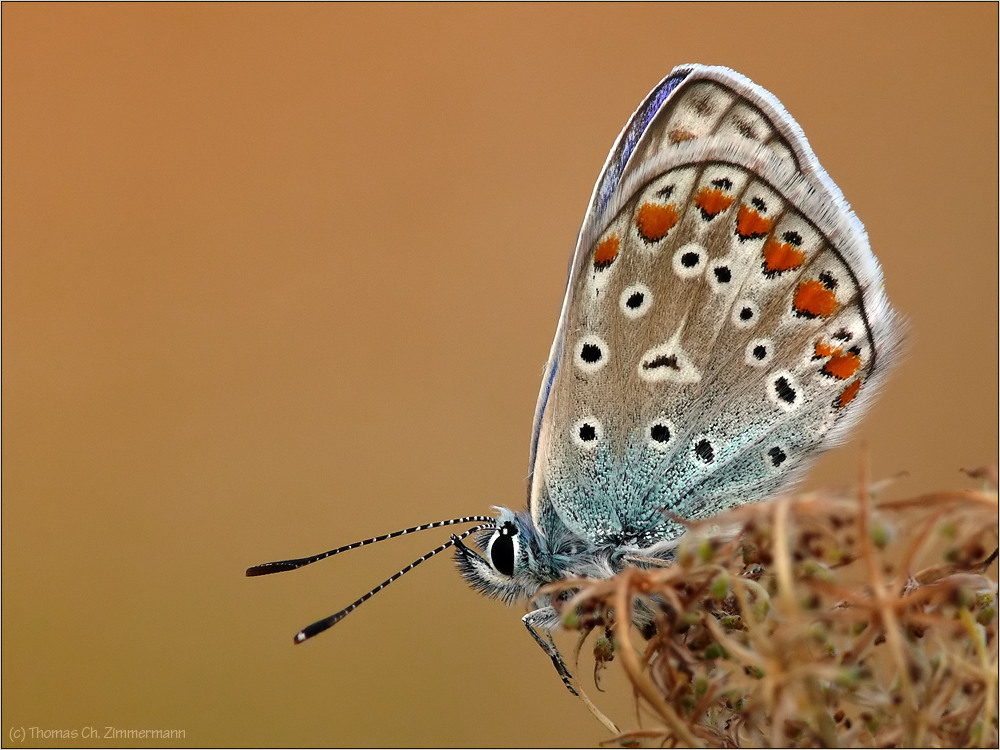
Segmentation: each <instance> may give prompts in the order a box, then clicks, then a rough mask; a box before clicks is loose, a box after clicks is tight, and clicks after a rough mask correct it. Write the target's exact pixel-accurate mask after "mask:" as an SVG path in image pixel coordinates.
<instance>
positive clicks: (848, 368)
mask: <svg viewBox="0 0 1000 750" xmlns="http://www.w3.org/2000/svg"><path fill="white" fill-rule="evenodd" d="M859 369H861V357H859V356H858V355H857V354H855V353H854V352H847V354H841V353H840V350H837V352H836V354H834V355H833V356H832V357H830V361H829V362H827V363H826V364H825V365H823V374H824V375H832V376H833V377H835V378H837V379H838V380H847V379H848V378H849V377H852V376H853V375H854V373H856V372H857V371H858V370H859Z"/></svg>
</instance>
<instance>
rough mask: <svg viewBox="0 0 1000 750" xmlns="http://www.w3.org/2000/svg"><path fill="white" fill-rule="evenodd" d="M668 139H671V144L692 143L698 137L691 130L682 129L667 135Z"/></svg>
mask: <svg viewBox="0 0 1000 750" xmlns="http://www.w3.org/2000/svg"><path fill="white" fill-rule="evenodd" d="M667 137H668V138H669V139H670V142H671V143H680V142H681V141H691V140H694V139H695V138H697V136H696V135H695V134H694V133H692V132H691V131H690V130H683V129H681V128H674V129H673V130H671V131H670V132H669V133H668V134H667Z"/></svg>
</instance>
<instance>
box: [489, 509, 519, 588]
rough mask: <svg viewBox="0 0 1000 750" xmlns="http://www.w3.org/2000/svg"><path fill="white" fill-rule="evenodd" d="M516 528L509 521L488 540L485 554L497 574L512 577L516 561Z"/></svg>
mask: <svg viewBox="0 0 1000 750" xmlns="http://www.w3.org/2000/svg"><path fill="white" fill-rule="evenodd" d="M517 551H518V543H517V526H515V525H514V524H513V523H512V522H511V521H507V522H506V523H504V524H503V525H502V526H501V527H500V528H499V529H497V530H496V532H495V533H494V534H493V538H492V539H490V544H489V547H488V548H487V549H486V554H487V556H488V557H489V558H490V564H491V565H492V566H493V568H494V569H495V570H496V572H497V573H502V574H503V575H505V576H512V575H514V561H515V560H516V559H517Z"/></svg>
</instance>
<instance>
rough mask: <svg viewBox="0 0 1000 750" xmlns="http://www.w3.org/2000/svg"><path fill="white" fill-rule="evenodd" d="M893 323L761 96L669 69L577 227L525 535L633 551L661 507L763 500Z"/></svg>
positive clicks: (859, 383)
mask: <svg viewBox="0 0 1000 750" xmlns="http://www.w3.org/2000/svg"><path fill="white" fill-rule="evenodd" d="M657 92H660V93H659V94H658V93H657ZM653 107H656V108H657V109H656V110H655V112H653V111H652V108H653ZM893 323H894V321H893V313H892V311H891V309H890V307H889V305H888V301H887V300H886V298H885V295H884V292H883V291H882V284H881V272H880V270H879V268H878V263H877V261H876V260H875V258H874V256H873V255H872V253H871V250H870V249H869V247H868V241H867V236H866V235H865V232H864V229H863V227H862V226H861V224H860V222H858V220H857V219H856V217H854V215H853V213H852V212H851V211H850V208H849V207H848V206H847V204H846V202H845V201H844V200H843V197H842V196H841V194H840V191H839V190H838V189H837V188H836V186H835V185H833V183H832V182H831V181H830V180H829V178H828V177H827V176H826V174H825V172H823V170H822V168H821V167H819V164H818V162H817V161H816V159H815V157H814V155H813V154H812V151H811V149H810V148H809V145H808V143H807V142H806V140H805V138H804V136H803V135H802V132H801V130H800V129H799V127H798V126H797V125H796V124H795V122H794V121H793V120H792V119H791V118H790V117H789V116H788V115H787V113H785V112H784V110H783V109H782V108H781V106H780V104H779V103H778V102H777V100H776V99H774V97H773V96H771V95H770V94H768V93H767V92H766V91H764V90H763V89H761V88H760V87H758V86H756V85H754V84H753V83H751V82H750V81H748V80H747V79H746V78H744V77H742V76H740V75H738V74H736V73H734V72H732V71H728V70H726V69H722V68H704V67H700V66H686V67H685V68H684V69H682V70H681V71H680V72H678V71H675V72H674V73H673V74H672V75H671V76H670V77H668V78H667V79H665V80H664V82H663V83H661V84H660V86H658V87H657V89H655V90H654V92H653V93H652V94H651V95H650V97H648V98H647V100H646V102H644V104H643V106H642V107H640V109H639V110H638V111H637V112H636V114H635V115H633V119H632V120H631V121H630V123H629V125H627V126H626V128H625V130H623V132H622V135H621V136H620V137H619V140H618V142H617V143H616V146H615V148H614V149H613V150H612V154H611V156H610V157H609V160H608V163H607V164H606V165H605V169H604V171H603V172H602V176H601V178H600V179H599V181H598V184H597V186H596V187H595V191H594V196H593V198H592V201H591V205H590V208H589V209H588V212H587V215H586V218H585V221H584V226H583V228H582V229H581V232H580V238H579V243H578V247H577V250H576V254H575V256H574V261H573V265H572V269H571V275H570V281H569V285H568V288H567V295H566V300H565V302H564V305H563V310H562V315H561V317H560V323H559V328H558V331H557V335H556V340H555V342H554V344H553V350H552V355H551V358H550V361H549V364H548V367H547V372H546V378H545V380H544V381H543V387H542V392H541V394H540V397H539V405H538V410H537V413H536V420H535V421H536V430H535V434H534V435H533V440H532V444H533V451H532V454H533V455H532V459H533V474H532V486H531V508H532V514H533V517H534V518H535V522H536V525H538V526H539V528H540V529H541V530H542V531H543V533H544V532H545V529H546V528H547V527H548V526H550V525H551V523H552V519H553V518H554V516H557V517H558V520H559V522H561V523H562V524H564V525H565V526H566V527H568V528H569V529H570V530H571V531H573V532H575V533H576V534H578V535H580V536H582V537H584V538H585V539H588V540H590V541H592V542H594V543H595V544H615V545H619V546H620V545H629V546H631V545H634V546H636V547H643V546H647V545H648V544H652V543H654V542H656V541H658V540H660V539H662V538H664V537H666V536H669V535H672V534H674V533H676V532H677V531H678V529H679V527H678V526H677V524H676V523H675V522H674V521H673V520H671V515H673V516H681V517H685V518H700V517H705V516H707V515H712V514H714V513H716V512H718V511H720V510H723V509H725V508H727V507H730V506H732V505H734V504H738V503H743V502H752V501H755V500H759V499H761V498H763V497H764V496H766V495H768V494H770V493H773V492H775V491H776V490H777V489H779V488H780V487H782V486H783V485H785V484H787V483H788V482H789V481H791V480H792V479H794V478H795V477H796V476H797V475H798V474H799V473H800V472H801V470H802V469H803V468H804V467H805V466H806V465H807V463H808V459H809V458H811V457H813V456H814V455H815V454H816V453H817V452H818V450H819V448H820V447H822V446H825V445H827V444H829V443H830V442H832V441H833V440H835V439H836V437H837V436H838V435H840V434H842V432H843V430H844V429H846V427H847V426H848V424H849V422H850V421H851V419H852V417H854V416H856V415H858V414H859V413H860V411H861V410H862V407H863V404H864V403H865V401H866V400H868V398H869V397H870V395H871V394H872V393H873V392H874V390H875V386H877V384H878V382H879V380H880V379H881V377H882V374H883V373H884V371H885V369H886V366H887V364H888V362H889V360H890V359H891V358H892V357H891V355H892V352H893V349H894V346H895V343H896V340H897V335H896V333H895V331H896V327H895V326H894V324H893ZM664 511H666V513H665V512H664ZM553 514H554V516H553Z"/></svg>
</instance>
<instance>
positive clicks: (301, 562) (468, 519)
mask: <svg viewBox="0 0 1000 750" xmlns="http://www.w3.org/2000/svg"><path fill="white" fill-rule="evenodd" d="M462 523H474V524H477V525H476V526H474V527H473V528H471V529H466V530H465V531H463V532H462V533H461V534H458V535H456V534H452V535H451V539H449V540H448V541H447V542H445V543H444V544H442V545H440V546H438V547H435V548H434V549H432V550H431V551H430V552H427V553H426V554H424V555H421V556H420V557H418V558H417V559H416V560H414V561H413V562H411V563H410V564H409V565H407V566H406V567H405V568H403V569H401V570H399V571H397V572H396V573H393V574H392V575H391V576H389V577H388V578H386V579H385V580H384V581H382V583H380V584H379V585H378V586H376V587H375V588H373V589H372V590H371V591H369V592H368V593H367V594H365V595H364V596H362V597H361V598H360V599H357V600H356V601H354V602H352V603H351V604H349V605H348V606H346V607H344V608H343V609H342V610H340V611H339V612H335V613H334V614H332V615H330V616H329V617H324V618H323V619H322V620H317V621H316V622H314V623H313V624H312V625H309V626H308V627H305V628H303V629H302V630H300V631H299V632H298V633H296V634H295V642H296V643H302V642H303V641H305V640H308V639H309V638H312V637H313V636H314V635H318V634H319V633H322V632H323V631H324V630H327V629H328V628H330V627H332V626H334V625H336V624H337V623H338V622H340V621H341V620H343V619H344V618H345V617H347V615H349V614H350V613H351V612H353V611H354V610H356V609H357V608H358V607H360V606H361V605H362V604H364V603H365V602H366V601H368V600H369V599H371V598H372V597H373V596H375V594H377V593H378V592H379V591H381V590H382V589H384V588H385V587H386V586H388V585H389V584H390V583H392V582H393V581H395V580H397V579H399V578H401V577H402V576H404V575H406V574H407V573H409V572H410V571H411V570H413V569H414V568H415V567H417V566H418V565H420V563H422V562H424V561H425V560H429V559H431V558H432V557H434V555H436V554H438V553H439V552H444V551H445V550H446V549H448V548H449V547H453V546H455V545H456V544H458V543H459V542H461V541H462V540H463V539H465V538H466V537H467V536H469V535H471V534H475V533H476V532H477V531H486V530H487V529H494V528H496V519H494V518H492V517H490V516H464V517H462V518H452V519H449V520H447V521H432V522H431V523H424V524H421V525H420V526H411V527H410V528H408V529H401V530H400V531H393V532H392V533H391V534H382V535H380V536H373V537H371V538H370V539H362V540H361V541H360V542H354V543H352V544H347V545H344V546H343V547H337V548H336V549H331V550H327V551H326V552H320V553H319V554H316V555H310V556H309V557H297V558H294V559H291V560H276V561H275V562H266V563H261V564H260V565H254V566H251V567H249V568H247V576H265V575H269V574H271V573H281V572H284V571H286V570H297V569H298V568H301V567H303V566H305V565H310V564H312V563H314V562H318V561H320V560H325V559H326V558H328V557H332V556H333V555H338V554H340V553H341V552H347V551H349V550H352V549H357V548H358V547H364V546H365V545H367V544H374V543H375V542H384V541H385V540H386V539H394V538H395V537H398V536H404V535H406V534H412V533H413V532H415V531H426V530H427V529H436V528H439V527H441V526H453V525H454V524H462Z"/></svg>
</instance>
